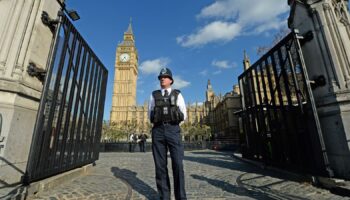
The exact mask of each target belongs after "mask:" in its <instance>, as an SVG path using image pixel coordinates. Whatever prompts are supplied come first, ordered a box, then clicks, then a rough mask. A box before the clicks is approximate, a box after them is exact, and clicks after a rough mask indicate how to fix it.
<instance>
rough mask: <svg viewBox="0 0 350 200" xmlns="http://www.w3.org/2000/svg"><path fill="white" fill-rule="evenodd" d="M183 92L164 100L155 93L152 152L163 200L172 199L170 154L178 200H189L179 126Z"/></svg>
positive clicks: (177, 91) (157, 181)
mask: <svg viewBox="0 0 350 200" xmlns="http://www.w3.org/2000/svg"><path fill="white" fill-rule="evenodd" d="M179 93H180V91H179V90H174V89H173V90H172V91H171V93H170V95H169V96H165V95H164V96H162V93H161V90H156V91H154V92H153V93H152V95H153V98H154V102H155V107H154V109H153V111H151V122H152V123H153V128H152V152H153V158H154V163H155V167H156V183H157V189H158V192H159V195H160V198H161V199H170V194H171V191H170V180H169V175H168V168H167V164H168V159H167V152H168V150H169V152H170V157H171V163H172V169H173V177H174V193H175V198H176V199H187V198H186V193H185V180H184V170H183V162H182V161H183V157H184V149H183V144H182V140H181V135H180V126H179V123H180V122H181V121H182V120H183V118H184V115H183V113H182V112H181V111H180V109H179V107H178V106H177V105H176V101H177V96H178V94H179Z"/></svg>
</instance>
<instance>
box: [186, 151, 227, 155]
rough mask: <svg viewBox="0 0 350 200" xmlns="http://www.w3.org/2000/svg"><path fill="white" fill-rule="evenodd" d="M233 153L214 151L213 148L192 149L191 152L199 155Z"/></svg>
mask: <svg viewBox="0 0 350 200" xmlns="http://www.w3.org/2000/svg"><path fill="white" fill-rule="evenodd" d="M230 153H233V152H232V151H213V150H207V151H206V150H201V151H192V152H191V154H197V155H215V156H217V155H227V154H230Z"/></svg>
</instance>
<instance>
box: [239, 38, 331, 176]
mask: <svg viewBox="0 0 350 200" xmlns="http://www.w3.org/2000/svg"><path fill="white" fill-rule="evenodd" d="M302 42H305V41H304V38H303V37H301V36H298V34H297V33H295V32H292V33H290V34H289V35H288V36H286V37H285V38H284V39H283V40H282V41H281V42H280V43H278V44H277V45H276V46H275V47H274V48H272V49H271V50H270V51H269V52H268V53H266V54H265V55H264V56H262V57H261V58H260V59H259V60H258V61H257V62H256V63H254V64H253V65H252V66H251V67H250V68H249V69H248V70H246V71H245V72H244V73H243V74H241V75H240V76H239V85H240V90H241V101H242V111H241V112H240V113H239V115H240V128H241V132H242V134H241V136H242V147H243V148H242V149H243V155H244V156H245V157H248V158H251V159H258V160H262V161H264V162H265V163H269V164H274V165H278V166H280V167H285V168H293V169H297V170H299V171H303V172H308V173H313V174H322V175H328V176H332V172H331V170H330V169H329V163H328V158H327V154H326V149H325V145H324V142H323V137H322V131H321V127H320V122H319V119H318V115H317V111H316V106H315V102H314V99H313V95H312V90H311V87H310V81H309V78H308V75H307V72H306V68H305V63H304V58H303V55H302V52H301V46H300V43H302Z"/></svg>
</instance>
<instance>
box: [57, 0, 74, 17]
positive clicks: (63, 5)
mask: <svg viewBox="0 0 350 200" xmlns="http://www.w3.org/2000/svg"><path fill="white" fill-rule="evenodd" d="M57 2H58V4H60V6H61V8H62V10H64V11H65V12H66V13H67V14H68V16H69V18H70V19H71V20H73V21H76V20H79V19H80V16H79V14H78V12H77V11H76V10H72V9H71V10H67V9H66V4H65V3H64V1H62V0H57Z"/></svg>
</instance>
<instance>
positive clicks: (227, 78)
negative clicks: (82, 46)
mask: <svg viewBox="0 0 350 200" xmlns="http://www.w3.org/2000/svg"><path fill="white" fill-rule="evenodd" d="M66 4H67V8H68V9H75V10H77V11H78V13H79V15H80V17H81V19H80V20H79V21H76V22H74V25H75V26H76V27H77V29H78V30H79V31H80V33H81V34H82V35H83V37H84V38H85V39H86V41H87V42H88V44H89V45H90V46H91V48H92V49H93V50H94V51H95V53H96V54H97V56H98V57H99V58H100V59H101V61H102V62H103V63H104V65H105V66H106V67H107V69H108V71H109V77H108V85H107V95H106V104H105V112H104V119H105V120H108V119H109V112H110V109H111V101H112V91H113V80H114V77H113V75H114V63H115V53H116V47H117V44H118V42H119V41H121V40H122V39H123V34H124V32H125V31H126V29H127V27H128V24H129V21H130V18H132V27H133V32H134V35H135V41H136V47H137V49H138V53H139V77H138V85H137V103H138V104H143V103H144V102H145V101H147V100H148V98H149V95H150V93H151V92H152V91H153V90H155V89H157V88H158V87H159V82H158V80H157V75H158V73H159V71H160V68H161V67H163V66H167V67H169V68H170V69H171V70H172V72H173V75H174V79H175V83H174V87H175V88H178V89H180V90H181V91H182V93H183V95H184V98H185V101H186V103H187V102H188V103H191V104H192V103H194V102H196V101H198V102H203V101H204V100H205V90H206V85H207V81H208V79H210V81H211V83H212V86H213V89H214V92H215V93H216V94H220V93H222V94H225V93H226V92H229V91H231V90H232V87H233V85H234V84H236V83H237V77H238V75H239V74H241V73H242V71H243V66H242V59H243V51H244V50H246V51H247V53H248V56H249V57H250V60H251V62H252V63H253V62H254V61H255V60H257V59H258V58H259V56H257V53H256V49H257V47H258V46H266V45H269V44H270V43H271V41H272V40H273V35H274V34H275V32H276V31H277V30H279V29H280V28H283V27H284V28H285V27H287V18H288V14H289V7H288V5H287V0H278V1H277V0H147V1H145V0H144V1H142V0H124V1H122V0H101V1H96V0H84V1H82V0H66Z"/></svg>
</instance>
